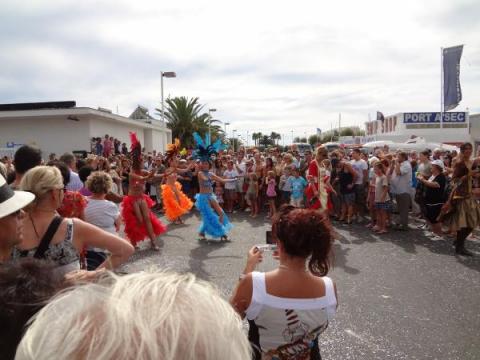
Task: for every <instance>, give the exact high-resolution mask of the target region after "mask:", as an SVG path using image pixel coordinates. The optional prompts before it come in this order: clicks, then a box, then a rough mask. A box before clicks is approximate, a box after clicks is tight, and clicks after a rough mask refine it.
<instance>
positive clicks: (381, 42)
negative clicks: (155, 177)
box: [0, 0, 480, 142]
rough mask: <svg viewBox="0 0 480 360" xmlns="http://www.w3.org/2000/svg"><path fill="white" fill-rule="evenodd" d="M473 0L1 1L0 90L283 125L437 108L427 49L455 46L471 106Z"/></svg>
mask: <svg viewBox="0 0 480 360" xmlns="http://www.w3.org/2000/svg"><path fill="white" fill-rule="evenodd" d="M479 18H480V2H478V1H470V0H469V1H432V0H426V1H410V0H404V1H402V2H392V1H369V0H366V1H361V2H360V1H335V2H332V1H328V2H327V1H318V0H317V1H303V0H300V1H296V2H291V1H288V2H287V1H258V0H257V1H250V0H246V1H241V2H232V1H202V0H197V1H175V2H165V1H142V0H138V1H118V0H117V1H88V0H84V1H75V2H74V1H61V0H60V1H48V0H42V1H22V2H18V1H10V0H6V1H5V0H4V1H2V11H1V12H0V44H2V51H1V52H0V66H1V69H2V71H1V72H0V102H1V103H8V102H26V101H48V100H76V101H77V105H78V106H90V107H94V108H95V107H98V106H101V107H105V108H110V109H112V110H113V111H116V109H117V107H118V109H119V112H120V114H122V115H127V116H128V115H129V114H130V113H131V112H132V111H133V109H134V108H135V106H136V105H137V104H141V105H144V106H146V107H148V108H150V109H151V110H152V111H153V109H154V108H155V107H159V106H160V75H159V74H160V71H176V72H177V75H178V77H177V78H175V79H166V80H165V95H166V96H168V95H170V96H188V97H195V96H196V97H199V98H200V102H202V103H204V104H205V108H206V109H208V108H209V107H211V108H216V109H217V110H218V111H217V113H216V114H215V117H216V118H218V119H220V120H222V121H228V122H230V123H231V125H230V126H229V127H228V130H229V131H232V130H233V129H236V130H237V133H239V134H242V136H243V137H246V134H247V131H249V133H251V132H252V131H262V132H264V133H269V132H271V131H276V132H279V133H281V134H283V135H284V136H285V138H286V141H287V142H288V141H290V139H291V136H292V135H291V130H292V129H293V130H294V135H304V134H305V133H306V134H312V133H314V132H315V129H316V128H317V127H319V128H322V129H323V130H328V129H330V127H331V126H332V124H337V123H338V114H339V113H342V125H363V123H364V122H365V121H367V120H368V115H369V114H371V116H372V117H373V116H375V112H376V111H377V110H380V111H382V112H383V113H384V114H385V115H388V114H393V113H397V112H402V111H436V110H438V109H439V108H440V105H439V102H440V47H442V46H444V47H446V46H453V45H458V44H465V49H464V57H463V59H462V64H461V65H462V67H461V81H462V90H463V94H464V100H463V101H462V103H461V104H460V106H459V107H458V108H457V109H458V110H462V111H463V110H465V109H466V108H469V109H470V111H471V112H479V111H480V41H479V37H478V34H480V22H479V21H478V19H479Z"/></svg>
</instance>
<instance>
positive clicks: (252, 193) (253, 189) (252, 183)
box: [247, 172, 259, 218]
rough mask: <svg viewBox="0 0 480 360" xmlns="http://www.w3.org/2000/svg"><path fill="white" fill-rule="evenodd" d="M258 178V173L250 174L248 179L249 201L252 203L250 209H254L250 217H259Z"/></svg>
mask: <svg viewBox="0 0 480 360" xmlns="http://www.w3.org/2000/svg"><path fill="white" fill-rule="evenodd" d="M258 191H259V186H258V177H257V174H256V173H254V172H253V173H250V175H249V177H248V190H247V200H248V202H249V203H250V208H251V209H252V211H251V213H250V216H251V217H253V218H254V217H257V214H258Z"/></svg>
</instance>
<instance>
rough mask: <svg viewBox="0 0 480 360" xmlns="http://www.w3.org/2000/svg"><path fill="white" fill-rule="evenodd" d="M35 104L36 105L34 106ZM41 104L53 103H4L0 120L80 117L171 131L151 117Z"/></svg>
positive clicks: (80, 118) (74, 119) (77, 118)
mask: <svg viewBox="0 0 480 360" xmlns="http://www.w3.org/2000/svg"><path fill="white" fill-rule="evenodd" d="M32 104H33V106H32ZM36 104H38V105H37V106H35V105H36ZM41 104H55V103H25V104H5V106H4V107H3V110H0V121H1V120H6V119H21V118H26V117H37V118H39V120H41V119H42V118H50V119H51V118H67V119H68V120H72V121H81V120H82V119H94V120H99V121H110V122H117V123H123V124H127V125H132V126H135V127H141V128H149V129H155V130H161V131H165V132H171V130H170V129H168V128H167V127H166V125H165V124H164V123H162V122H161V121H160V120H155V119H153V118H152V119H143V120H141V119H131V118H128V117H125V116H121V115H116V114H112V113H111V112H107V111H104V110H96V109H92V108H89V107H66V106H65V107H61V106H60V107H58V106H57V107H50V106H49V107H44V106H45V105H41ZM57 104H58V103H57ZM7 105H8V106H7ZM13 105H16V106H13ZM29 105H30V106H29ZM1 106H2V105H0V109H1ZM8 109H9V110H8Z"/></svg>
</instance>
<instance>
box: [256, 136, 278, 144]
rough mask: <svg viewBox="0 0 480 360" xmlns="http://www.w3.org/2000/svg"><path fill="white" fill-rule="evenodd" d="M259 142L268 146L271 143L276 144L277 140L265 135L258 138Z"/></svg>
mask: <svg viewBox="0 0 480 360" xmlns="http://www.w3.org/2000/svg"><path fill="white" fill-rule="evenodd" d="M258 144H259V145H263V146H265V147H267V146H269V145H275V142H274V141H273V140H272V139H271V138H270V136H268V135H263V136H262V137H260V139H258Z"/></svg>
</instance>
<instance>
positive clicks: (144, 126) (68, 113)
mask: <svg viewBox="0 0 480 360" xmlns="http://www.w3.org/2000/svg"><path fill="white" fill-rule="evenodd" d="M75 105H76V104H75V102H74V101H63V102H49V103H24V104H3V105H0V149H11V148H16V147H18V146H21V145H22V144H34V145H36V146H38V147H40V148H41V149H42V151H43V153H44V156H45V157H46V156H47V155H48V154H49V153H56V154H62V153H64V152H66V151H87V152H90V143H91V139H92V138H93V137H102V138H103V137H104V136H105V134H108V135H109V136H113V137H114V138H117V139H119V140H120V141H121V142H122V143H123V142H125V143H127V145H128V147H130V138H129V132H130V131H134V132H136V133H137V136H138V139H139V140H140V142H141V143H142V146H143V147H145V150H146V151H153V150H157V151H161V152H163V151H165V149H166V145H167V144H169V143H171V142H172V132H171V130H170V129H168V128H167V127H166V126H165V124H164V123H162V122H161V121H160V120H157V119H154V118H153V117H151V116H149V115H148V110H147V111H146V112H142V111H144V110H146V109H145V108H144V107H140V106H139V107H137V109H136V110H135V111H134V112H133V113H132V115H131V117H124V116H120V115H116V114H112V112H111V111H110V110H108V109H102V108H99V109H92V108H89V107H76V106H75ZM142 114H143V115H145V116H144V117H142ZM0 152H1V151H0Z"/></svg>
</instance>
